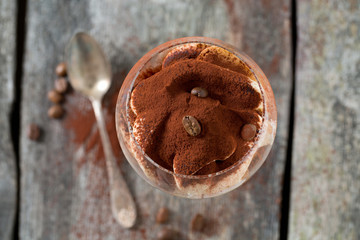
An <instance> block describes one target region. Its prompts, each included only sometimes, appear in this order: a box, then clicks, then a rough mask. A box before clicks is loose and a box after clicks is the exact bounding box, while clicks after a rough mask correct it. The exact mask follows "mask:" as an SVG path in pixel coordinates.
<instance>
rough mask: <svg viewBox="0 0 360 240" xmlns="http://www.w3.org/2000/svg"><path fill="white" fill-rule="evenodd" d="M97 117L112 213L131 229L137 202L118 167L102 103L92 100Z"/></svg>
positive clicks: (120, 222)
mask: <svg viewBox="0 0 360 240" xmlns="http://www.w3.org/2000/svg"><path fill="white" fill-rule="evenodd" d="M91 103H92V105H93V108H94V112H95V117H96V120H97V123H98V127H99V132H100V136H101V140H102V145H103V149H104V153H105V160H106V167H107V170H108V171H107V172H108V177H109V185H110V201H111V211H112V213H113V216H114V217H115V219H116V220H117V222H118V223H119V224H121V225H122V226H124V227H126V228H130V227H132V226H133V225H134V224H135V220H136V208H135V202H134V200H133V198H132V196H131V194H130V191H129V188H128V186H127V184H126V182H125V180H124V178H123V176H122V174H121V172H120V169H119V168H118V167H117V163H116V160H115V157H114V154H113V151H112V149H111V143H110V139H109V135H108V133H107V130H106V127H105V121H104V116H103V113H102V110H101V101H100V100H98V99H92V100H91Z"/></svg>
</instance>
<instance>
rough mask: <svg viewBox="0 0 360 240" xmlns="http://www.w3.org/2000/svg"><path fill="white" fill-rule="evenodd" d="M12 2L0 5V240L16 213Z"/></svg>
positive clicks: (6, 0) (6, 235) (9, 231)
mask: <svg viewBox="0 0 360 240" xmlns="http://www.w3.org/2000/svg"><path fill="white" fill-rule="evenodd" d="M15 7H16V5H15V2H14V1H12V0H4V1H1V2H0V86H1V87H0V111H1V114H0V239H4V240H8V239H12V235H13V228H14V220H15V211H16V192H17V191H16V187H17V182H16V159H15V155H14V149H13V145H12V141H11V136H10V112H11V107H12V103H13V101H14V82H15V69H14V66H15V64H14V63H15V16H16V11H15V10H16V9H15Z"/></svg>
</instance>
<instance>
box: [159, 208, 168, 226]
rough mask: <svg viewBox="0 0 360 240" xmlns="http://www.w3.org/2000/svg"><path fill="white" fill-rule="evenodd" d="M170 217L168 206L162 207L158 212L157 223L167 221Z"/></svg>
mask: <svg viewBox="0 0 360 240" xmlns="http://www.w3.org/2000/svg"><path fill="white" fill-rule="evenodd" d="M168 219H169V209H167V208H166V207H162V208H160V209H159V211H158V212H157V214H156V222H157V223H165V222H167V220H168Z"/></svg>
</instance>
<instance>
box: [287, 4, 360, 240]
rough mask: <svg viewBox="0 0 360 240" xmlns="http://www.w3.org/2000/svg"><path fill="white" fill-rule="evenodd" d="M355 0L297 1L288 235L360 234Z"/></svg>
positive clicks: (358, 12) (358, 7)
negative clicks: (293, 122) (295, 70)
mask: <svg viewBox="0 0 360 240" xmlns="http://www.w3.org/2000/svg"><path fill="white" fill-rule="evenodd" d="M359 16H360V1H356V0H354V1H336V0H332V1H324V0H315V1H298V36H299V38H298V57H297V74H296V115H295V121H296V122H295V126H296V130H295V143H294V151H293V168H292V169H293V170H292V187H291V189H292V193H291V203H290V206H291V211H290V235H289V239H360V230H359V229H360V191H359V189H360V168H359V166H360V165H359V160H360V101H359V100H360V75H359V74H360V18H359Z"/></svg>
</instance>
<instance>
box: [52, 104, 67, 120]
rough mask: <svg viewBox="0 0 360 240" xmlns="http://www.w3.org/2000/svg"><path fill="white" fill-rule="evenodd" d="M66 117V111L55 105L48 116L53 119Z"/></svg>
mask: <svg viewBox="0 0 360 240" xmlns="http://www.w3.org/2000/svg"><path fill="white" fill-rule="evenodd" d="M63 115H64V109H63V108H62V107H61V106H60V105H59V104H55V105H53V106H52V107H50V108H49V110H48V116H49V117H51V118H61V117H62V116H63Z"/></svg>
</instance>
